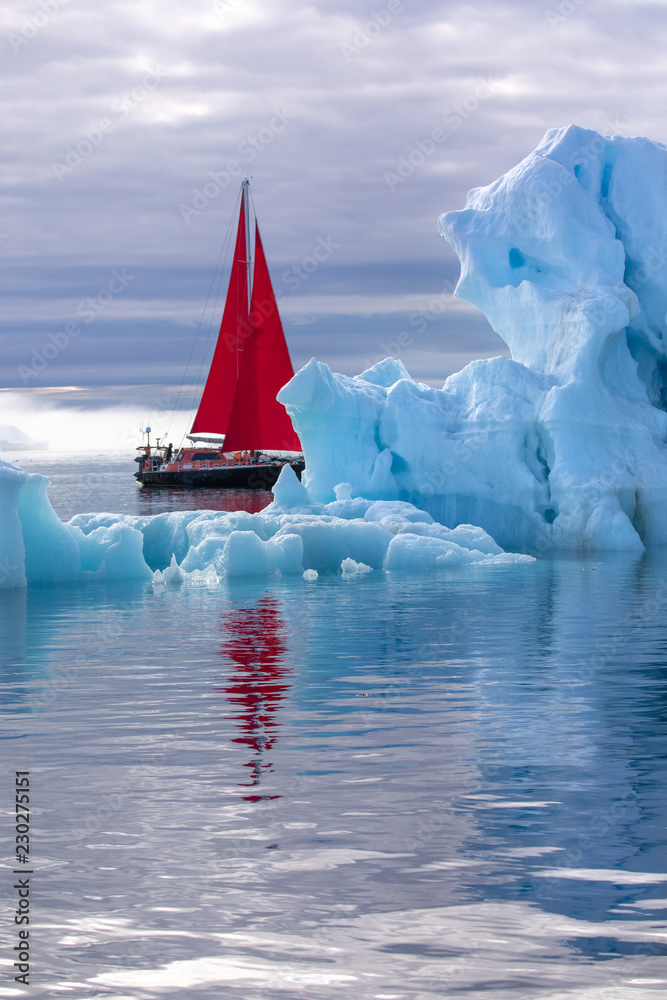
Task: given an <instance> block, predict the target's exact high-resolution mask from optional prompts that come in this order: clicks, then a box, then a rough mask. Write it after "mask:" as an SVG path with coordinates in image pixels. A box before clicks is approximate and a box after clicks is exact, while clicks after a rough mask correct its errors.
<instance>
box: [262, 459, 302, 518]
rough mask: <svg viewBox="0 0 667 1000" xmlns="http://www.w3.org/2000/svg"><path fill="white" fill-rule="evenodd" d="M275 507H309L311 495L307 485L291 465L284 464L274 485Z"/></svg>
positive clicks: (282, 508)
mask: <svg viewBox="0 0 667 1000" xmlns="http://www.w3.org/2000/svg"><path fill="white" fill-rule="evenodd" d="M271 492H272V493H273V503H274V509H278V508H280V509H281V510H289V509H290V508H294V507H303V506H306V507H309V506H310V497H309V496H308V491H307V490H306V487H305V486H304V485H303V484H302V483H301V482H299V478H298V476H297V474H296V472H295V471H294V469H293V468H292V466H291V465H283V467H282V469H281V471H280V475H279V476H278V479H277V481H276V483H275V484H274V485H273V487H272V489H271Z"/></svg>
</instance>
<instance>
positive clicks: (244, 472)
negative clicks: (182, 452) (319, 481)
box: [134, 462, 305, 490]
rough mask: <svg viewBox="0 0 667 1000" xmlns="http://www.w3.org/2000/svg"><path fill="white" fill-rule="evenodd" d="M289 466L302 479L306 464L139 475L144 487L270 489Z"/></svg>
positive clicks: (158, 471)
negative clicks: (284, 467) (285, 467)
mask: <svg viewBox="0 0 667 1000" xmlns="http://www.w3.org/2000/svg"><path fill="white" fill-rule="evenodd" d="M285 465H291V466H292V468H293V469H294V471H295V472H296V474H297V476H298V477H299V479H301V473H302V472H303V470H304V468H305V464H304V463H303V462H266V463H264V464H262V465H232V466H228V467H227V468H225V467H224V466H222V467H219V468H213V469H178V470H172V471H171V472H161V471H160V470H159V469H158V470H156V471H148V470H146V471H143V472H135V473H134V476H135V479H136V480H137V481H138V482H139V483H141V485H142V486H187V487H190V488H192V489H199V488H200V487H203V488H205V487H207V486H213V487H217V488H218V489H219V488H220V487H228V488H230V489H246V490H248V489H249V490H270V489H271V487H272V486H273V485H274V483H275V482H276V480H277V479H278V476H279V475H280V472H281V470H282V468H283V466H285Z"/></svg>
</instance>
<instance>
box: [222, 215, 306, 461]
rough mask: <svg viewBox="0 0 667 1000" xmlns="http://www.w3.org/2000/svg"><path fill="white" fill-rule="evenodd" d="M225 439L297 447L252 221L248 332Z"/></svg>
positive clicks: (284, 357)
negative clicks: (281, 395) (283, 400)
mask: <svg viewBox="0 0 667 1000" xmlns="http://www.w3.org/2000/svg"><path fill="white" fill-rule="evenodd" d="M242 359H243V360H242V362H241V370H240V374H239V381H238V385H237V387H236V395H235V397H234V404H233V406H232V412H231V415H230V418H229V426H228V427H227V434H226V436H225V441H224V449H225V451H250V450H252V449H257V450H263V451H301V442H300V441H299V439H298V437H297V435H296V432H295V430H294V428H293V427H292V421H291V420H290V418H289V416H288V414H287V411H286V410H285V407H284V406H283V405H282V403H279V402H278V401H277V400H276V396H277V394H278V392H279V391H280V390H281V389H282V387H283V386H284V385H285V384H286V383H287V382H289V380H290V379H291V378H292V376H293V375H294V369H293V368H292V362H291V361H290V356H289V351H288V350H287V344H286V343H285V335H284V333H283V327H282V323H281V322H280V316H279V315H278V306H277V305H276V299H275V296H274V294H273V288H272V287H271V279H270V277H269V270H268V268H267V266H266V259H265V257H264V250H263V248H262V241H261V239H260V238H259V229H258V227H257V224H255V273H254V278H253V286H252V299H251V302H250V322H249V326H248V337H247V339H246V341H245V344H244V345H243V354H242Z"/></svg>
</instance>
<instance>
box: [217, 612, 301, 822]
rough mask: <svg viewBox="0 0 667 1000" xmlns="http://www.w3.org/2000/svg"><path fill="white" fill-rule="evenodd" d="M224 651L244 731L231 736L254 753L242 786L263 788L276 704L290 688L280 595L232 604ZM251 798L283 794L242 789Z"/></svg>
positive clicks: (230, 691)
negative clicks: (249, 792)
mask: <svg viewBox="0 0 667 1000" xmlns="http://www.w3.org/2000/svg"><path fill="white" fill-rule="evenodd" d="M221 631H222V649H221V651H220V655H221V656H222V657H223V659H224V660H225V661H228V662H229V664H230V667H231V673H230V677H229V680H228V682H227V683H226V684H225V685H224V686H223V687H220V688H216V690H218V691H224V693H225V694H226V695H227V697H228V699H229V702H230V704H231V705H232V706H233V708H234V709H235V715H234V719H235V722H236V724H237V726H238V728H239V730H240V732H241V735H240V736H237V737H235V738H234V739H233V740H232V742H233V743H240V744H242V745H243V746H246V747H248V749H249V750H250V751H251V753H252V756H251V758H250V760H249V761H248V762H247V763H246V764H244V767H247V768H248V769H249V771H250V774H249V775H248V777H249V780H248V781H247V782H239V784H240V786H241V787H252V788H257V789H259V786H260V785H261V783H262V779H263V778H265V777H266V775H268V774H270V773H271V771H272V770H273V764H272V763H271V761H270V760H267V754H268V753H269V751H270V750H271V749H272V747H273V746H274V743H275V740H276V736H277V731H278V727H279V722H278V718H277V714H278V709H279V707H280V704H281V702H282V701H283V699H284V698H285V696H286V694H287V692H288V691H289V689H290V686H291V685H290V681H289V673H290V670H289V667H288V665H287V663H286V655H287V631H286V626H285V622H284V621H283V618H282V616H281V614H280V610H279V605H278V601H277V600H276V598H275V597H274V596H271V595H268V594H267V595H265V596H264V597H262V598H260V599H259V600H258V601H256V602H255V603H253V604H250V605H243V606H240V607H232V608H231V609H230V610H229V611H226V612H225V614H224V615H223V618H222V622H221ZM243 798H244V799H245V800H246V801H247V802H260V801H262V800H264V799H276V798H280V796H279V795H267V794H261V793H260V792H259V791H258V792H256V793H253V794H251V795H244V796H243Z"/></svg>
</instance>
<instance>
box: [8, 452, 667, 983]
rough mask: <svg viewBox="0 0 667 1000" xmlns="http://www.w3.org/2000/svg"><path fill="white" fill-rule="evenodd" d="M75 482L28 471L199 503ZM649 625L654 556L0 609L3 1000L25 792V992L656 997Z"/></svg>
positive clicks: (77, 488)
mask: <svg viewBox="0 0 667 1000" xmlns="http://www.w3.org/2000/svg"><path fill="white" fill-rule="evenodd" d="M77 461H78V460H77ZM86 461H87V463H88V464H87V469H88V473H89V474H90V480H88V479H86V476H85V475H84V474H82V473H81V471H80V470H77V469H75V468H74V466H75V465H76V462H74V461H73V460H65V459H64V458H53V457H51V458H49V459H48V461H47V459H46V458H44V461H43V462H42V463H41V468H38V465H39V464H40V463H39V462H38V457H37V456H34V457H31V458H30V460H29V461H28V460H27V459H26V461H25V463H24V467H25V468H26V469H28V470H29V471H45V472H46V473H47V474H48V475H49V476H50V477H51V478H52V480H53V487H52V490H51V493H52V495H53V499H54V505H55V506H56V509H58V510H59V513H60V514H61V516H63V517H65V516H68V517H69V516H72V515H73V514H75V513H78V512H82V511H85V510H93V509H98V510H100V509H111V510H117V511H125V512H127V513H137V512H139V511H142V512H157V511H158V510H159V509H160V510H161V509H169V508H168V504H169V503H173V504H176V503H178V504H180V503H184V504H185V502H186V500H187V499H189V502H190V503H192V504H193V505H196V506H200V507H201V506H206V505H207V504H206V493H205V491H194V492H193V493H191V494H190V495H189V498H186V499H185V500H183V498H180V497H175V498H174V497H173V496H172V497H171V498H169V497H167V496H163V497H160V496H158V491H155V493H154V495H153V496H151V497H148V496H146V494H144V492H143V491H141V490H140V489H139V488H138V487H136V486H135V485H134V483H133V481H132V479H131V474H132V471H133V469H132V464H131V460H128V459H124V458H112V457H110V456H100V457H98V458H91V459H89V460H86ZM84 471H85V470H84ZM107 498H108V499H109V503H107V502H106V500H107ZM211 499H214V498H213V497H212V496H211ZM266 499H268V498H264V500H266ZM255 501H256V502H259V500H258V499H257V498H255ZM221 502H228V503H230V502H233V500H232V499H230V498H228V499H227V500H226V501H221ZM165 504H166V505H167V506H166V507H165V506H164V505H165ZM211 505H212V506H213V504H211ZM149 506H150V507H151V508H154V509H152V510H151V511H148V510H147V507H149ZM666 607H667V554H665V553H663V552H655V553H653V554H652V555H651V556H645V557H643V558H642V559H639V560H628V559H594V560H593V559H591V560H585V561H584V560H575V559H558V558H554V559H549V560H540V561H538V562H537V563H534V564H532V565H528V566H526V565H522V566H504V567H503V566H495V567H469V568H466V569H458V570H457V571H456V572H451V573H444V572H443V573H440V574H429V575H422V576H419V575H412V576H405V575H403V576H398V575H391V574H383V573H379V572H375V573H370V574H366V575H363V576H354V577H344V576H320V578H319V579H318V580H315V581H305V580H302V579H300V578H299V579H296V580H294V579H290V580H288V579H287V578H284V579H282V580H275V581H272V582H271V583H266V582H262V583H261V584H258V583H253V582H250V581H242V580H240V581H236V582H235V583H234V584H233V585H230V584H223V585H220V586H216V587H201V588H180V589H178V588H176V589H172V588H165V587H159V588H153V587H151V586H150V585H148V586H144V585H140V586H136V585H134V586H133V585H125V586H113V587H110V586H103V585H97V586H95V585H87V586H71V587H59V588H50V587H41V588H37V587H36V588H31V589H30V590H28V591H27V592H26V591H14V592H7V591H5V592H0V663H1V665H2V673H1V681H2V683H1V688H0V698H1V709H0V726H1V729H2V733H1V735H2V737H3V762H4V768H3V779H2V783H1V785H0V798H1V801H0V810H1V812H2V816H3V845H5V849H4V850H3V857H4V862H5V865H4V871H3V873H2V876H1V877H2V879H3V886H2V894H3V899H5V900H9V901H10V903H11V905H7V906H5V908H4V911H3V912H4V916H3V920H2V923H1V926H0V937H1V940H0V963H1V965H2V968H3V977H2V984H1V985H0V996H7V997H10V996H20V995H24V994H25V993H27V992H28V991H26V990H25V987H23V986H21V985H20V984H15V983H14V980H13V976H14V974H15V970H14V969H13V966H12V963H13V961H14V957H13V955H14V952H13V948H14V946H15V945H17V944H18V938H17V932H18V926H16V925H15V924H14V923H13V914H14V909H15V905H16V899H15V897H16V893H17V890H16V889H13V888H12V887H13V886H14V884H15V883H14V879H15V878H19V877H20V876H15V875H13V874H12V871H13V867H19V868H20V867H21V866H20V865H16V862H15V861H14V855H13V849H14V837H15V829H14V825H15V822H14V775H15V772H16V771H29V772H30V797H31V820H30V843H31V851H32V853H31V856H30V871H31V872H32V873H33V874H31V875H30V885H31V897H30V901H31V911H30V921H31V922H30V951H31V973H30V982H31V984H32V985H31V990H30V993H31V995H35V996H49V997H51V996H75V997H77V998H80V997H81V998H83V997H110V998H115V1000H121V998H155V997H178V998H179V1000H180V998H181V997H196V998H200V997H201V998H204V997H206V998H209V997H210V998H221V997H222V998H236V997H238V998H239V1000H268V998H270V1000H273V998H275V1000H290V998H304V1000H320V998H321V1000H329V998H335V997H338V996H349V997H351V998H355V1000H356V998H360V1000H371V998H373V1000H375V998H377V1000H380V998H384V1000H389V998H395V1000H422V998H423V1000H427V998H428V1000H430V998H435V997H442V996H458V995H460V996H469V997H482V996H484V997H494V998H495V997H499V998H520V1000H533V998H537V997H545V998H550V1000H553V998H561V997H576V998H585V1000H588V998H590V1000H592V998H596V1000H598V998H605V1000H606V998H610V1000H611V998H614V1000H635V998H649V997H658V996H663V995H664V993H665V989H666V988H667V973H666V972H665V970H666V968H667V961H666V954H667V935H666V934H665V914H666V910H667V849H666V846H665V829H666V821H667V795H666V791H667V788H666V785H667V780H666V779H667V764H666V761H667V676H666V669H665V663H666V659H667V621H666V614H665V609H666ZM23 867H24V868H25V866H23Z"/></svg>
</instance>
